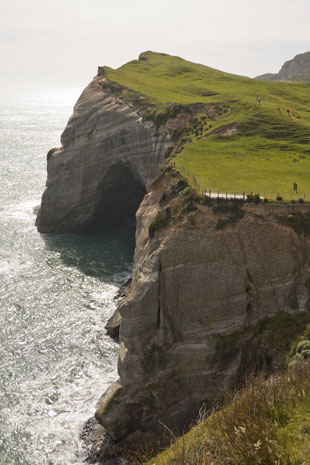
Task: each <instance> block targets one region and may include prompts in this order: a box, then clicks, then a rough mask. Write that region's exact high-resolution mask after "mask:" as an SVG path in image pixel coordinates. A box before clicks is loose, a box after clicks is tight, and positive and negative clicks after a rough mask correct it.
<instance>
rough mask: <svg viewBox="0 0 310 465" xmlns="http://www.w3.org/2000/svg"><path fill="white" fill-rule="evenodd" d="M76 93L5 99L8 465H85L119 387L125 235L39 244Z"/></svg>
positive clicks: (2, 191) (1, 123)
mask: <svg viewBox="0 0 310 465" xmlns="http://www.w3.org/2000/svg"><path fill="white" fill-rule="evenodd" d="M79 93H80V91H79V90H78V89H71V88H70V89H41V90H36V91H32V92H27V93H25V94H23V95H18V96H16V97H12V96H5V97H3V96H2V97H1V98H0V181H1V182H0V305H1V307H0V465H69V464H74V465H79V464H82V463H83V460H84V459H85V451H84V449H83V446H82V444H81V441H80V437H79V435H80V432H81V430H82V427H83V424H84V422H85V420H87V419H88V418H89V417H90V416H91V415H93V413H94V410H95V405H96V401H97V400H98V398H99V396H100V395H101V394H102V393H103V392H104V391H105V390H106V388H107V386H108V385H109V384H110V383H111V382H112V381H114V380H115V379H116V378H117V373H116V361H117V355H118V345H117V344H116V343H115V342H114V341H112V340H111V339H110V338H109V337H108V336H107V335H106V334H105V329H104V326H105V323H106V320H107V319H108V318H109V316H110V315H111V314H112V313H113V311H114V309H115V305H116V304H115V301H114V300H113V299H114V296H115V295H116V293H117V290H118V288H119V286H120V285H121V284H122V283H123V282H124V281H125V280H126V278H127V277H128V276H129V274H130V272H131V267H132V256H133V240H132V238H131V237H128V235H127V234H126V233H125V232H124V233H118V234H116V233H114V232H111V231H97V232H93V233H91V234H90V233H88V234H84V235H60V236H53V235H40V234H39V233H38V232H37V230H36V228H35V226H34V223H35V215H34V214H33V208H34V207H35V206H37V205H38V204H39V203H40V197H41V195H42V192H43V190H44V186H45V181H46V154H47V151H48V150H49V149H50V148H52V147H57V146H59V145H60V142H59V139H60V135H61V132H62V131H63V129H64V128H65V125H66V122H67V120H68V118H69V116H70V115H71V113H72V109H73V106H74V103H75V102H76V100H77V98H78V96H79Z"/></svg>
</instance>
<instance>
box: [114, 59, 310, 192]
mask: <svg viewBox="0 0 310 465" xmlns="http://www.w3.org/2000/svg"><path fill="white" fill-rule="evenodd" d="M106 71H107V76H108V78H109V79H110V80H112V81H115V82H118V83H120V84H122V85H125V86H126V87H129V88H131V89H133V90H135V91H138V92H140V93H143V94H144V95H146V96H147V98H148V100H149V101H150V102H151V103H153V104H154V105H156V110H155V111H157V112H159V113H160V112H163V111H165V107H166V105H167V104H169V103H170V104H171V103H176V104H183V105H187V104H192V103H196V102H201V103H205V104H212V103H213V104H217V103H220V104H221V109H220V110H219V111H218V112H217V115H216V117H213V118H205V117H203V116H202V117H201V118H199V117H198V118H197V119H196V122H195V126H194V127H191V128H187V129H188V131H187V136H186V143H185V145H184V150H182V151H181V153H178V154H176V157H175V159H174V161H175V162H176V164H177V166H180V167H184V168H186V170H189V171H190V172H191V173H193V174H194V175H195V177H196V179H197V182H198V183H199V184H200V186H201V187H202V188H203V189H207V190H213V191H220V192H230V193H233V192H237V193H242V192H253V193H260V194H261V195H264V193H265V195H266V197H270V194H271V193H273V195H274V198H275V196H276V193H279V194H280V195H281V196H283V194H284V193H285V197H286V198H287V199H290V198H295V199H296V198H298V197H299V196H301V194H304V193H306V194H307V196H308V198H309V200H310V176H309V172H310V145H309V144H310V83H295V82H294V83H291V82H264V81H259V80H254V79H250V78H246V77H242V76H236V75H232V74H228V73H224V72H222V71H218V70H215V69H212V68H209V67H207V66H203V65H200V64H196V63H191V62H188V61H185V60H183V59H181V58H178V57H173V56H169V55H165V54H161V53H153V52H145V53H143V54H141V55H140V59H139V60H133V61H131V62H129V63H127V64H125V65H124V66H122V67H121V68H119V69H117V70H113V69H111V68H106ZM258 97H260V98H261V103H260V104H259V103H258V102H257V98H258ZM278 107H280V111H278ZM287 108H289V109H290V116H288V115H287V112H286V110H287ZM225 128H227V130H226V129H225ZM294 183H297V185H298V191H299V194H297V195H296V194H294V191H293V184H294Z"/></svg>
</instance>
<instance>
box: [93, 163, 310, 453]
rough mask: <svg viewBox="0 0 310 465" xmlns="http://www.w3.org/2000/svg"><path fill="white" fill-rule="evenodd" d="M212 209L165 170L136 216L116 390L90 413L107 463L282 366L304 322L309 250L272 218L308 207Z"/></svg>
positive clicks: (307, 316)
mask: <svg viewBox="0 0 310 465" xmlns="http://www.w3.org/2000/svg"><path fill="white" fill-rule="evenodd" d="M178 186H179V187H178ZM181 189H182V190H181ZM180 190H181V192H179V191H180ZM214 202H216V201H211V204H210V205H209V206H208V205H201V204H200V203H199V202H198V201H197V199H196V200H195V194H193V193H192V192H191V191H190V190H189V189H186V188H185V190H184V184H182V181H180V180H178V179H177V178H176V177H174V174H173V172H172V173H171V172H165V173H164V174H163V175H161V176H160V178H159V179H158V180H157V181H156V182H155V183H154V185H153V188H152V191H151V192H150V193H149V194H148V195H146V196H145V198H144V201H143V203H142V205H141V206H140V208H139V210H138V213H137V233H136V252H135V259H134V270H133V276H132V287H131V292H130V294H129V295H128V296H127V298H126V299H125V301H124V302H123V303H122V304H121V306H120V308H119V312H120V314H121V319H122V323H121V330H120V339H121V345H120V356H119V363H118V370H119V375H120V380H119V381H118V383H117V384H116V385H115V386H114V387H113V388H111V389H110V391H109V393H108V394H107V395H106V396H104V397H103V400H102V401H101V402H100V403H99V406H98V409H97V412H96V418H97V420H98V421H99V422H100V423H101V425H102V426H103V427H104V428H105V429H106V431H107V435H106V437H105V445H104V451H105V454H108V455H109V454H111V455H113V454H118V453H120V452H121V450H122V447H124V446H125V447H126V445H127V446H128V445H130V447H133V444H139V445H141V444H142V443H144V442H146V441H152V440H154V438H155V437H158V436H160V435H161V434H162V433H163V431H165V430H166V429H169V430H172V431H173V432H174V433H180V432H182V431H184V428H185V427H186V425H188V424H189V423H190V422H191V421H192V420H193V419H194V418H196V417H197V415H198V410H199V407H201V405H202V404H204V405H206V406H207V407H208V406H210V405H212V404H213V403H214V402H215V401H217V400H218V399H219V398H220V397H221V396H222V395H223V393H224V392H225V391H226V390H227V389H229V388H233V387H235V386H237V385H238V383H239V382H240V380H241V379H243V377H244V376H245V375H246V374H247V373H249V372H253V371H256V370H260V369H261V368H262V367H263V366H264V367H266V369H267V370H273V369H276V368H279V367H281V366H283V363H284V359H285V355H286V353H287V350H288V348H289V345H290V342H291V340H292V338H294V337H296V332H297V331H298V329H299V330H300V325H301V326H302V325H305V324H306V322H307V321H308V322H309V321H310V313H309V293H308V284H307V283H309V276H310V261H309V259H310V241H309V239H307V238H306V237H304V236H303V235H300V236H298V235H297V234H296V232H295V231H294V229H293V228H292V227H289V226H287V225H285V221H284V222H283V221H281V220H280V219H281V218H282V219H283V218H284V219H285V218H287V217H288V218H290V217H291V216H293V215H294V214H295V213H296V211H297V210H298V209H299V210H300V214H304V213H306V212H307V211H308V210H309V207H308V206H302V205H300V206H299V205H296V206H285V205H283V206H279V205H257V206H255V205H250V204H246V205H242V206H239V205H238V204H237V205H235V204H234V203H231V204H229V203H228V204H225V202H220V204H219V205H216V204H214ZM163 218H166V221H162V219H163ZM151 224H152V227H151V229H150V225H151ZM154 225H155V226H156V225H157V226H156V227H155V226H154ZM150 230H151V231H153V234H151V236H153V237H150ZM154 231H155V232H154Z"/></svg>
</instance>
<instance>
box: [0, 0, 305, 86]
mask: <svg viewBox="0 0 310 465" xmlns="http://www.w3.org/2000/svg"><path fill="white" fill-rule="evenodd" d="M309 21H310V0H256V1H252V0H155V1H151V0H0V39H1V40H0V57H1V61H0V84H1V86H0V87H1V90H2V91H5V90H6V89H9V88H12V87H20V86H45V85H47V86H59V85H61V86H68V85H72V86H81V87H85V86H86V85H87V84H88V82H89V81H90V80H91V78H92V77H93V76H94V75H95V74H96V72H97V66H98V65H108V66H111V67H113V68H115V67H118V66H120V65H122V64H124V63H126V62H128V61H130V60H132V59H135V58H137V57H138V55H139V53H140V52H142V51H145V50H153V51H158V52H165V53H169V54H173V55H178V56H181V57H183V58H185V59H188V60H190V61H194V62H198V63H202V64H205V65H208V66H211V67H214V68H217V69H221V70H223V71H227V72H231V73H236V74H242V75H246V76H250V77H254V76H256V75H258V74H263V73H266V72H277V71H278V70H279V69H280V67H281V65H282V64H283V63H284V61H287V60H289V59H291V58H293V57H294V56H295V55H296V54H297V53H302V52H305V51H309V50H310V27H309Z"/></svg>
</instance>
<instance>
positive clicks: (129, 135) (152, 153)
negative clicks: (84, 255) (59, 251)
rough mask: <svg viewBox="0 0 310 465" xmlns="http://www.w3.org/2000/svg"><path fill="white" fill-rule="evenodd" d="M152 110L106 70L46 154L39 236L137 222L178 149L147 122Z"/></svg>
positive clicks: (77, 105) (89, 89) (92, 85)
mask: <svg viewBox="0 0 310 465" xmlns="http://www.w3.org/2000/svg"><path fill="white" fill-rule="evenodd" d="M151 107H152V105H151V104H150V103H149V102H148V100H147V99H146V97H145V96H143V95H142V94H140V93H137V92H133V91H131V90H130V89H128V88H126V87H125V86H122V85H119V84H117V83H115V82H113V81H110V80H108V79H107V77H106V74H105V70H104V68H102V67H101V68H99V70H98V74H97V76H96V77H95V78H94V79H93V81H92V82H91V83H90V84H89V85H88V86H87V87H86V89H85V90H84V91H83V93H82V95H81V96H80V98H79V99H78V101H77V103H76V105H75V107H74V112H73V115H72V116H71V118H70V119H69V122H68V124H67V127H66V128H65V130H64V132H63V134H62V136H61V144H62V146H61V148H55V149H51V150H50V151H49V152H48V154H47V183H46V190H45V192H44V194H43V196H42V202H41V207H40V211H39V214H38V216H37V221H36V226H37V228H38V230H39V232H42V233H66V232H79V231H83V230H86V229H88V228H90V227H92V226H94V225H97V224H105V223H107V224H111V223H113V222H117V221H118V220H119V219H123V220H124V219H128V220H134V218H135V213H136V210H137V208H138V206H139V204H140V203H141V201H142V199H143V196H144V194H145V193H146V192H148V191H149V189H150V186H151V183H152V181H153V180H154V178H155V177H156V176H157V175H158V173H159V171H160V168H161V167H162V165H163V163H164V161H165V159H166V157H167V150H168V148H169V146H170V145H171V142H170V140H169V135H168V133H167V131H165V128H163V127H162V128H160V129H158V130H157V129H156V128H155V127H154V125H153V124H152V123H151V122H150V121H146V122H143V121H142V115H143V112H145V111H146V109H148V108H151Z"/></svg>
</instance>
